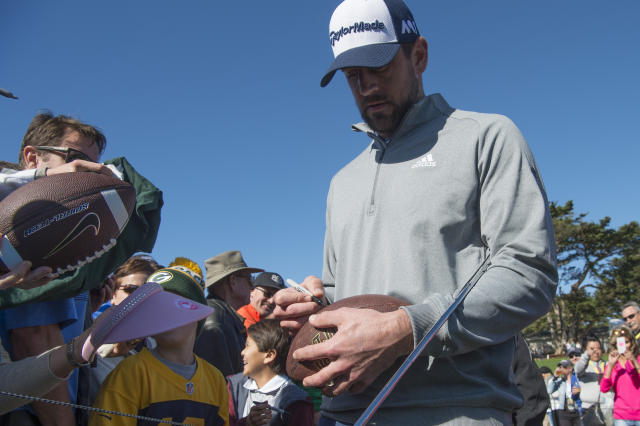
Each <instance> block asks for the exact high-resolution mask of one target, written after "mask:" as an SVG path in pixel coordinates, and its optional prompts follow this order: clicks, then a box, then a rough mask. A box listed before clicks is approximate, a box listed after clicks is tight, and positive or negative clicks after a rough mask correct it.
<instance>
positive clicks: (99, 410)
mask: <svg viewBox="0 0 640 426" xmlns="http://www.w3.org/2000/svg"><path fill="white" fill-rule="evenodd" d="M0 395H7V396H11V397H14V398H22V399H29V400H31V401H36V402H46V403H47V404H53V405H61V406H64V407H72V408H80V409H82V410H87V411H95V412H97V413H102V414H115V415H116V416H122V417H131V418H133V419H138V420H144V421H148V422H154V423H165V424H170V425H177V426H193V425H189V424H187V423H179V422H173V421H171V420H163V419H156V418H154V417H147V416H137V415H135V414H126V413H120V412H118V411H111V410H105V409H103V408H94V407H88V406H86V405H78V404H72V403H70V402H63V401H55V400H53V399H46V398H39V397H37V396H30V395H22V394H19V393H13V392H7V391H3V390H0Z"/></svg>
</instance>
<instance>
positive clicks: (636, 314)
mask: <svg viewBox="0 0 640 426" xmlns="http://www.w3.org/2000/svg"><path fill="white" fill-rule="evenodd" d="M622 319H623V320H624V321H625V322H626V323H627V327H629V328H630V329H631V331H632V332H633V337H634V338H635V340H636V343H637V344H639V345H640V306H638V304H637V303H636V302H627V303H625V304H624V305H622Z"/></svg>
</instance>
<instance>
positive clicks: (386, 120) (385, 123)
mask: <svg viewBox="0 0 640 426" xmlns="http://www.w3.org/2000/svg"><path fill="white" fill-rule="evenodd" d="M420 98H421V96H420V88H419V84H418V79H417V78H413V79H412V80H411V87H410V88H409V96H407V98H406V99H405V101H404V102H402V103H401V104H396V103H392V106H393V109H392V111H391V115H387V114H382V113H376V114H372V116H370V115H369V114H367V113H365V112H363V111H362V109H361V108H359V109H360V115H361V116H362V119H363V120H364V121H365V123H367V125H368V126H369V127H370V128H371V129H372V130H375V131H376V132H377V133H379V134H383V135H386V136H387V137H391V135H393V133H394V132H395V131H396V129H397V128H398V126H399V125H400V122H401V121H402V119H403V118H404V116H405V115H406V113H407V111H409V109H410V108H411V107H412V106H413V105H414V104H415V103H416V102H418V101H419V100H420ZM376 100H384V101H387V102H389V101H388V99H387V98H386V97H385V96H384V95H377V96H372V97H370V98H367V99H366V100H365V101H367V102H369V101H376ZM367 102H363V103H365V104H366V103H367Z"/></svg>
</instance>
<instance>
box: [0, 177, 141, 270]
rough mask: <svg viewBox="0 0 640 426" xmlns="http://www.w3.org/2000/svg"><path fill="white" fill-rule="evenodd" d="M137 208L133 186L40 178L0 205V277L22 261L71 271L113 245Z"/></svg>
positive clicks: (100, 180) (102, 180) (109, 179)
mask: <svg viewBox="0 0 640 426" xmlns="http://www.w3.org/2000/svg"><path fill="white" fill-rule="evenodd" d="M135 204H136V192H135V189H134V188H133V186H131V185H130V184H128V183H127V182H124V181H122V180H120V179H117V178H115V177H109V176H106V175H103V174H98V173H89V172H75V173H63V174H58V175H53V176H47V177H43V178H40V179H37V180H34V181H33V182H30V183H28V184H26V185H23V186H21V187H20V188H18V189H16V190H15V191H13V192H12V193H11V194H9V195H8V196H6V197H5V198H4V199H3V200H2V201H0V233H1V234H2V235H0V237H1V238H2V246H1V248H0V273H2V272H6V271H7V270H8V268H11V267H13V266H14V265H15V264H16V263H19V262H20V261H21V260H30V261H31V262H32V263H33V267H34V268H36V267H38V266H43V265H45V266H50V267H51V268H52V269H53V272H54V274H57V275H60V274H63V273H65V272H68V271H72V270H74V269H76V268H78V267H80V266H82V265H84V264H86V263H89V262H91V261H92V260H94V259H96V258H98V257H100V256H101V255H102V254H104V253H105V252H106V251H107V250H109V249H110V248H111V247H113V246H114V245H115V243H116V238H117V237H118V235H120V232H122V230H123V229H124V227H125V225H126V224H127V222H128V220H129V217H130V216H131V213H132V212H133V209H134V207H135Z"/></svg>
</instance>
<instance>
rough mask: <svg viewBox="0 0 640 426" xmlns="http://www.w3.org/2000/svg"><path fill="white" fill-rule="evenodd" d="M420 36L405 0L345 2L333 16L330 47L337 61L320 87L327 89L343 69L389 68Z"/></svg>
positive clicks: (355, 0)
mask: <svg viewBox="0 0 640 426" xmlns="http://www.w3.org/2000/svg"><path fill="white" fill-rule="evenodd" d="M419 36H420V33H419V32H418V27H417V25H416V23H415V21H414V19H413V15H411V11H410V10H409V8H408V7H407V6H406V5H405V4H404V3H403V2H402V0H345V1H343V2H342V3H340V5H338V7H337V8H336V10H335V11H334V12H333V15H332V16H331V22H330V23H329V43H330V44H331V48H332V49H333V56H334V58H335V60H334V61H333V63H332V64H331V66H330V67H329V69H328V70H327V72H326V73H325V76H324V77H323V78H322V80H321V82H320V85H321V86H325V85H327V83H329V81H330V80H331V78H332V77H333V74H334V73H335V72H336V70H338V69H341V68H345V67H372V68H377V67H381V66H383V65H386V64H387V63H389V61H391V59H393V57H394V56H395V54H396V53H397V50H398V48H399V45H400V44H402V43H412V42H414V41H415V40H416V39H417V38H418V37H419Z"/></svg>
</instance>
